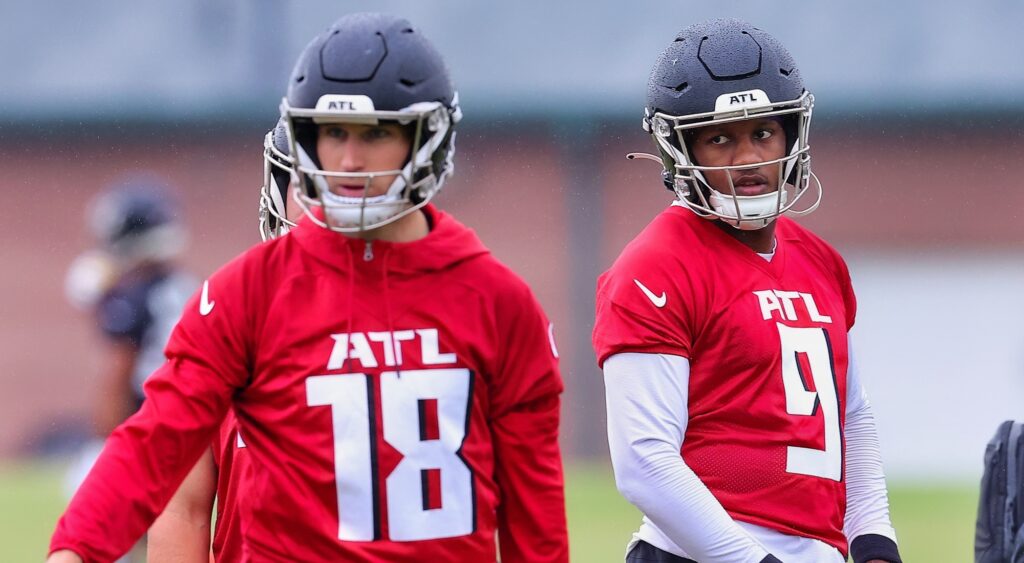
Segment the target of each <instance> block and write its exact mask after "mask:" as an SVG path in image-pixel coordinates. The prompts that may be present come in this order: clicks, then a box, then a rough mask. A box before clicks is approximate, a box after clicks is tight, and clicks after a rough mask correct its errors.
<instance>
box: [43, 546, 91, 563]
mask: <svg viewBox="0 0 1024 563" xmlns="http://www.w3.org/2000/svg"><path fill="white" fill-rule="evenodd" d="M46 563H82V558H81V557H79V556H78V554H77V553H75V552H74V551H71V550H70V549H61V550H58V551H54V552H53V553H51V554H50V556H49V557H47V558H46Z"/></svg>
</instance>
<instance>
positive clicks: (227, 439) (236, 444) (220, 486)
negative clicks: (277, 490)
mask: <svg viewBox="0 0 1024 563" xmlns="http://www.w3.org/2000/svg"><path fill="white" fill-rule="evenodd" d="M211 448H212V450H213V462H214V464H216V466H217V522H216V525H215V527H214V529H213V559H214V560H215V561H225V562H230V561H241V560H242V525H241V523H240V522H239V520H238V504H237V503H238V499H237V496H238V487H239V482H240V481H241V480H242V474H243V473H244V472H245V471H248V467H249V453H248V451H246V448H245V442H244V441H243V440H242V435H241V434H239V433H238V424H237V423H236V422H235V417H234V415H232V414H231V413H230V412H229V413H228V416H227V417H225V419H224V422H223V423H222V424H221V428H220V432H218V433H217V437H216V439H214V441H213V445H212V446H211Z"/></svg>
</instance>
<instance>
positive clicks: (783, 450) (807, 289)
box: [594, 206, 857, 554]
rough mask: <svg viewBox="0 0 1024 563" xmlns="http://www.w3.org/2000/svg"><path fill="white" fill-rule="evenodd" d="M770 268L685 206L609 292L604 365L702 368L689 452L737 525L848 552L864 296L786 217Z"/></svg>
mask: <svg viewBox="0 0 1024 563" xmlns="http://www.w3.org/2000/svg"><path fill="white" fill-rule="evenodd" d="M777 225H778V226H777V228H776V231H775V237H776V241H777V245H776V249H775V255H774V257H773V259H772V260H771V261H770V262H769V261H766V260H765V259H764V258H762V257H760V256H758V255H757V254H756V253H754V252H753V251H752V250H751V249H750V248H748V247H747V246H745V245H743V244H742V243H740V242H739V241H737V240H736V239H734V238H733V237H731V236H729V235H728V234H727V233H725V232H723V231H722V230H721V229H720V228H719V227H718V226H716V225H715V224H713V223H712V222H711V221H708V220H706V219H703V218H701V217H699V216H697V215H696V214H694V213H693V212H691V211H690V210H689V209H686V208H684V207H679V206H672V207H670V208H669V209H667V210H665V211H664V212H662V213H661V214H660V215H659V216H658V217H657V218H655V219H654V221H652V222H651V224H650V225H649V226H648V227H647V228H646V229H645V230H644V231H643V232H642V233H641V234H640V235H638V236H637V238H636V239H635V240H634V241H633V242H631V243H630V244H629V245H628V246H627V247H626V249H625V250H624V251H623V252H622V255H621V256H620V257H619V259H618V260H617V261H616V262H615V264H614V265H613V266H612V267H611V269H610V270H609V271H608V272H606V273H605V274H603V275H602V276H601V278H600V279H599V281H598V288H597V321H596V324H595V327H594V348H595V350H596V352H597V357H598V363H599V364H603V362H604V361H605V359H607V358H608V357H609V356H611V355H613V354H617V353H620V352H640V353H651V354H672V355H677V356H683V357H686V358H688V359H689V361H690V379H689V402H688V405H687V407H688V414H689V420H688V424H687V427H686V435H685V436H684V439H683V447H682V452H681V453H682V456H683V459H684V460H685V461H686V463H687V465H688V466H689V467H691V468H692V469H693V471H694V472H695V473H696V474H697V476H698V477H700V479H701V481H703V482H704V484H706V485H707V486H708V488H709V489H710V490H711V492H712V494H714V495H715V497H716V498H717V499H718V501H719V502H721V504H722V506H723V507H724V508H725V509H726V510H727V511H728V512H729V514H730V515H731V516H732V517H733V518H734V519H736V520H742V521H745V522H750V523H753V524H757V525H760V526H766V527H769V528H773V529H776V530H779V531H781V532H783V533H787V534H793V535H798V536H805V537H809V538H815V539H819V540H821V541H824V542H826V543H829V544H831V545H833V546H835V547H836V548H837V549H839V550H840V551H841V552H842V553H844V554H845V553H846V550H847V543H846V538H845V536H844V535H843V519H844V515H845V511H846V483H845V481H844V479H843V467H844V452H845V446H844V442H843V431H842V428H843V422H844V419H845V412H846V369H847V332H848V330H849V329H850V327H852V326H853V322H854V316H855V314H856V307H857V305H856V300H855V298H854V294H853V289H852V287H851V285H850V277H849V273H848V271H847V269H846V265H845V263H844V262H843V260H842V258H841V257H840V256H839V254H838V253H837V252H836V251H835V250H834V249H832V248H831V247H830V246H829V245H827V244H826V243H825V242H823V241H822V240H821V239H819V238H817V237H816V236H814V235H813V234H811V233H810V232H809V231H807V230H806V229H804V228H802V227H800V226H799V225H797V224H796V223H794V222H792V221H790V220H788V219H786V218H779V219H778V223H777Z"/></svg>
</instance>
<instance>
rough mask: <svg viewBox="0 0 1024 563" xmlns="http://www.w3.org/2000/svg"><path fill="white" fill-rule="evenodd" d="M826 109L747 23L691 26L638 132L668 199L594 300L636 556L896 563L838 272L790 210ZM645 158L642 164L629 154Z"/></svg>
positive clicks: (715, 561)
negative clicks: (652, 146)
mask: <svg viewBox="0 0 1024 563" xmlns="http://www.w3.org/2000/svg"><path fill="white" fill-rule="evenodd" d="M813 105H814V99H813V97H812V96H811V94H810V93H809V92H807V90H806V89H805V88H804V85H803V80H802V78H801V77H800V71H799V69H797V67H796V64H795V63H794V62H793V59H792V58H791V56H790V55H789V53H788V52H787V51H786V49H785V48H784V47H783V46H782V45H781V44H780V43H779V42H778V41H776V40H775V39H774V38H773V37H772V36H770V35H769V34H767V33H765V32H764V31H761V30H760V29H757V28H755V27H754V26H752V25H750V24H748V23H745V22H741V21H737V20H712V21H707V22H704V23H700V24H697V25H693V26H691V27H688V28H686V29H684V30H683V31H681V32H680V33H679V34H678V35H677V36H676V38H675V40H674V41H673V42H672V43H671V44H670V45H669V47H668V48H666V49H665V50H664V51H663V52H662V54H661V56H660V57H659V58H658V60H657V62H656V63H655V66H654V69H653V71H652V72H651V76H650V81H649V84H648V95H647V107H646V110H645V116H644V120H643V123H644V128H645V129H646V130H647V131H648V132H649V133H650V134H651V135H652V137H653V139H654V141H655V143H656V146H657V148H658V153H659V154H658V156H651V155H642V156H647V157H649V158H652V159H654V160H656V161H658V162H659V163H661V164H662V165H663V166H664V169H665V170H664V181H665V184H666V185H667V186H668V187H669V189H671V190H672V191H673V192H674V193H675V195H676V201H674V202H673V203H672V205H671V206H670V207H669V208H668V209H666V210H665V211H663V212H662V213H661V214H660V215H658V216H657V217H656V218H655V219H654V220H653V221H652V222H651V223H650V224H649V225H648V226H647V228H646V229H644V231H643V232H642V233H641V234H640V235H638V236H637V237H636V238H635V239H634V240H633V242H631V243H630V244H629V245H628V246H627V247H626V248H625V250H623V252H622V254H621V255H620V256H619V258H618V260H616V262H615V264H614V265H613V266H612V267H611V269H610V270H609V271H608V272H606V273H605V274H604V275H602V276H601V278H600V280H599V281H598V290H597V319H596V324H595V328H594V347H595V349H596V351H597V356H598V363H599V364H600V365H601V366H602V367H603V369H604V375H605V386H606V401H607V408H608V442H609V446H610V451H611V458H612V463H613V466H614V470H615V479H616V483H617V485H618V488H619V490H620V491H621V492H622V494H623V495H624V496H625V497H626V498H627V499H628V500H629V501H630V502H632V503H633V504H635V505H636V506H637V507H638V508H639V509H640V510H641V511H642V512H643V513H644V519H643V524H642V525H641V527H640V530H639V531H638V532H637V533H636V534H635V535H634V537H633V541H632V542H630V545H629V547H628V554H627V557H626V560H627V561H637V562H639V561H644V562H660V561H665V562H668V561H674V562H692V561H697V562H698V563H727V562H735V563H741V562H742V563H751V562H759V561H760V562H765V563H766V562H772V561H779V560H781V561H814V562H816V563H826V562H831V563H841V562H845V561H846V560H847V554H848V553H849V554H850V555H851V556H852V559H853V561H854V562H855V563H865V562H871V563H879V562H883V561H888V562H898V561H900V556H899V553H898V550H897V546H896V541H895V540H896V536H895V532H894V530H893V527H892V524H891V522H890V519H889V510H888V498H887V493H886V485H885V476H884V473H883V471H882V463H881V455H880V453H879V446H878V438H877V433H876V431H875V423H874V417H873V415H872V411H871V407H870V404H869V403H868V400H867V396H866V394H865V392H864V389H863V387H862V386H861V384H860V381H859V376H858V374H857V370H856V365H855V362H854V358H853V352H852V350H851V349H850V346H849V343H848V340H849V330H850V329H851V328H852V327H853V324H854V320H855V317H856V308H857V303H856V298H855V297H854V293H853V289H852V287H851V282H850V276H849V273H848V271H847V268H846V264H845V263H844V261H843V259H842V258H841V257H840V256H839V254H838V253H837V252H836V251H835V250H834V249H833V248H832V247H831V246H829V245H828V244H827V243H825V242H824V241H822V240H821V239H819V238H818V237H816V236H815V235H814V234H812V233H811V232H810V231H808V230H806V229H805V228H803V227H801V226H799V225H798V224H796V223H795V222H793V221H792V220H790V219H787V218H784V217H781V215H782V214H783V213H785V212H787V211H789V212H792V213H795V214H804V213H809V212H810V211H812V210H813V209H814V208H815V207H817V204H818V201H819V200H820V197H821V184H820V183H819V182H818V180H817V178H816V177H815V176H814V175H813V174H812V173H811V167H810V164H811V157H810V153H809V150H810V147H809V145H808V133H809V128H810V119H811V109H812V107H813ZM631 156H635V155H631Z"/></svg>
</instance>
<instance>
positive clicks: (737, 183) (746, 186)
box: [732, 174, 772, 196]
mask: <svg viewBox="0 0 1024 563" xmlns="http://www.w3.org/2000/svg"><path fill="white" fill-rule="evenodd" d="M732 185H733V189H734V190H735V191H736V195H739V196H755V195H763V194H766V193H768V192H770V191H772V188H771V185H770V184H769V183H768V178H767V177H765V176H764V175H762V174H743V175H742V176H739V177H738V178H733V181H732Z"/></svg>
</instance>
